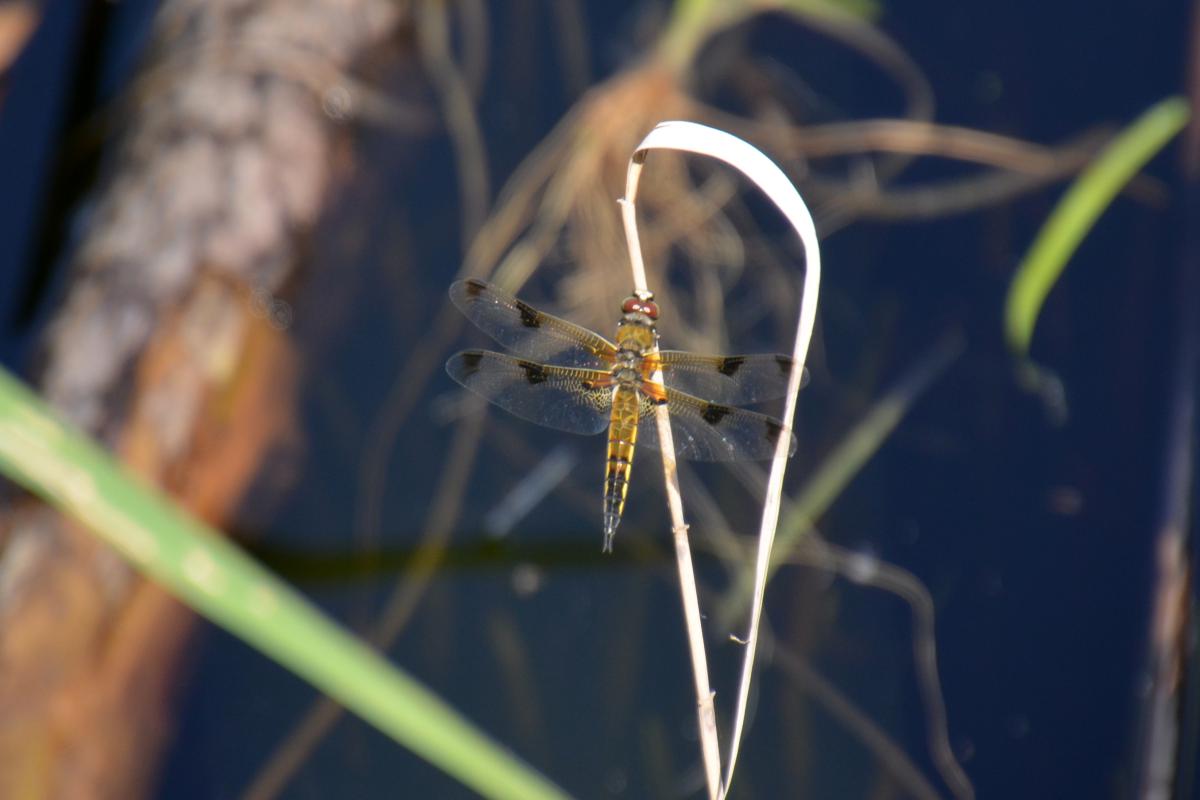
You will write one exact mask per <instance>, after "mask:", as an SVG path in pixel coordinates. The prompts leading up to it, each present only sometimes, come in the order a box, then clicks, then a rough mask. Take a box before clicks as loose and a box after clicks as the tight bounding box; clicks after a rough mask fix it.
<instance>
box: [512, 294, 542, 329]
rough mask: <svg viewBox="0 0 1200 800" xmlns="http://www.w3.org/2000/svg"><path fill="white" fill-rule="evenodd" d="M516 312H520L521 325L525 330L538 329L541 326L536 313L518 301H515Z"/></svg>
mask: <svg viewBox="0 0 1200 800" xmlns="http://www.w3.org/2000/svg"><path fill="white" fill-rule="evenodd" d="M517 311H520V312H521V324H522V325H524V326H525V327H526V328H540V327H541V326H542V321H541V320H540V319H538V312H537V311H535V310H533V309H532V308H530V307H529V306H528V305H526V304H525V303H523V302H521V301H520V300H518V301H517Z"/></svg>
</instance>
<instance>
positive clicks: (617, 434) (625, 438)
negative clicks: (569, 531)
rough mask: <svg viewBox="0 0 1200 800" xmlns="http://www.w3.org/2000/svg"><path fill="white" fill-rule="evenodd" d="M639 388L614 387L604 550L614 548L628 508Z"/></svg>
mask: <svg viewBox="0 0 1200 800" xmlns="http://www.w3.org/2000/svg"><path fill="white" fill-rule="evenodd" d="M639 410H640V409H639V399H638V391H637V389H636V388H635V387H633V386H627V385H624V384H618V385H617V386H616V388H615V389H614V390H613V403H612V419H611V421H610V422H609V425H608V461H607V462H606V464H605V468H604V552H606V553H607V552H610V551H611V550H612V540H613V534H615V533H616V532H617V525H619V524H620V522H621V512H623V511H624V510H625V495H627V494H628V493H629V473H630V471H631V468H632V466H633V449H634V445H635V444H636V443H637V428H638V413H639Z"/></svg>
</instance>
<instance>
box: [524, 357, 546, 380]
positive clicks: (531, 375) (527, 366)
mask: <svg viewBox="0 0 1200 800" xmlns="http://www.w3.org/2000/svg"><path fill="white" fill-rule="evenodd" d="M517 365H518V366H520V367H521V369H523V370H525V381H526V382H527V383H530V384H538V383H543V382H544V381H545V380H546V378H547V375H546V369H545V367H543V366H542V365H541V364H535V363H533V362H532V361H518V362H517Z"/></svg>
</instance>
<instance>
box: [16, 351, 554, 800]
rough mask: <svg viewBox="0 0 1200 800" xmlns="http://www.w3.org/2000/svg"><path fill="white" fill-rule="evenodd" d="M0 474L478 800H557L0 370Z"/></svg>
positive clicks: (537, 778)
mask: <svg viewBox="0 0 1200 800" xmlns="http://www.w3.org/2000/svg"><path fill="white" fill-rule="evenodd" d="M0 471H2V472H3V473H4V474H6V475H7V476H9V477H10V478H12V479H13V480H15V481H16V482H17V483H20V484H21V485H23V486H25V487H26V488H27V489H29V490H30V491H32V492H34V493H35V494H38V495H40V496H41V497H42V498H43V499H45V500H46V501H47V502H48V503H50V504H51V505H53V506H55V507H56V508H58V509H60V510H61V511H63V512H65V513H67V514H69V515H71V516H73V517H75V518H76V519H77V520H79V521H80V522H81V523H83V524H85V525H87V526H88V527H89V528H91V529H92V530H93V531H95V532H96V534H97V535H99V536H100V537H101V538H102V539H104V540H105V541H106V542H108V543H109V544H110V545H112V546H113V547H114V548H115V549H117V550H118V551H119V552H120V553H121V554H122V555H124V556H125V557H126V558H128V559H129V560H130V561H132V562H133V563H134V564H135V565H136V566H137V567H138V569H140V570H141V571H142V572H143V573H145V574H146V575H147V576H149V577H150V578H152V579H154V580H155V581H157V582H158V583H160V584H162V585H163V586H164V587H166V588H167V589H168V590H169V591H171V592H172V593H173V594H175V596H177V597H178V598H180V599H181V600H183V601H184V602H185V603H187V604H188V605H189V606H190V607H191V608H193V609H194V610H195V611H197V612H198V613H200V614H202V615H204V616H205V617H207V618H208V619H210V620H212V621H213V622H215V623H217V624H218V625H220V626H222V627H223V628H225V629H226V630H228V631H230V632H232V633H233V634H235V635H237V636H239V637H241V638H242V639H243V640H245V641H246V642H247V643H248V644H250V645H251V646H252V647H254V648H256V649H257V650H259V651H260V652H262V653H263V654H264V655H266V656H268V657H269V658H272V659H274V660H275V661H277V662H278V663H279V664H281V665H283V666H284V667H287V668H288V669H290V670H292V671H293V672H295V673H296V674H297V675H299V676H301V677H302V678H304V679H305V680H307V681H309V682H311V683H312V684H313V685H314V686H316V687H317V688H318V689H320V690H321V691H323V692H325V693H326V694H328V695H329V696H330V697H332V698H333V699H335V700H337V701H338V702H340V703H342V704H343V705H344V706H345V707H346V708H348V709H349V710H351V711H353V712H354V713H356V714H358V715H359V716H361V717H362V718H363V719H365V720H367V721H368V722H370V723H371V724H372V725H374V726H376V727H377V728H379V729H380V730H381V731H383V732H384V733H386V734H387V735H388V736H390V737H391V738H392V739H394V740H395V741H396V742H398V743H399V744H401V745H403V746H404V747H407V748H408V749H410V750H412V751H413V752H414V753H416V754H417V755H419V756H420V757H422V758H424V759H426V760H427V761H429V762H430V763H432V764H435V765H437V766H438V767H440V768H441V769H443V770H445V771H446V772H447V773H449V774H450V775H452V776H454V777H455V778H457V779H458V780H460V781H462V782H463V783H464V784H466V785H467V786H469V787H471V788H472V789H474V790H475V791H476V792H478V793H479V794H480V795H482V796H484V797H489V798H512V799H514V800H516V799H519V800H542V799H543V798H546V799H547V800H548V799H549V798H563V797H566V795H565V794H564V793H563V792H562V791H561V790H560V789H558V788H557V787H555V786H554V785H553V784H551V783H550V782H549V781H548V780H547V779H546V778H544V777H542V776H541V775H539V774H537V773H536V772H534V771H533V770H532V769H530V768H529V767H527V766H525V765H524V764H523V763H521V762H520V761H519V760H518V759H517V758H515V757H514V756H512V755H511V754H509V753H508V752H506V751H505V750H504V749H502V748H501V747H500V746H498V745H497V744H495V743H493V742H492V741H491V740H490V739H488V738H487V737H486V736H485V735H484V734H483V733H482V732H480V731H479V730H478V729H477V728H475V727H474V726H473V725H472V724H471V723H470V722H468V721H467V720H466V719H464V718H463V717H462V716H461V715H459V714H458V713H457V712H456V711H454V709H452V708H450V707H449V706H448V705H446V704H445V703H444V702H443V701H442V700H440V699H439V698H438V697H437V696H435V695H434V694H432V693H431V692H429V691H428V690H427V689H425V688H424V687H423V686H421V685H420V684H419V683H417V682H416V681H415V680H414V679H413V678H411V677H409V676H408V675H406V674H405V673H404V672H402V671H400V670H399V669H397V668H396V667H394V666H393V665H391V664H390V663H389V662H388V661H386V660H385V659H384V658H382V657H381V656H379V655H378V654H377V653H375V652H374V651H373V650H371V649H370V648H368V647H367V646H366V645H364V644H363V643H362V642H360V641H359V640H358V639H356V638H354V637H353V636H351V635H350V634H348V633H347V632H346V631H344V630H343V629H342V628H341V627H339V626H338V625H337V624H336V623H335V622H333V621H332V620H331V619H330V618H329V617H327V616H326V615H324V614H323V613H322V612H320V611H319V610H317V608H316V607H315V606H313V605H312V604H311V603H309V602H308V601H307V600H305V599H304V597H302V596H301V595H300V594H299V593H298V592H296V591H295V590H293V589H291V588H290V587H289V586H288V585H287V584H285V583H284V582H283V581H281V580H280V579H278V578H277V577H275V576H274V575H272V574H271V573H270V572H268V571H267V570H265V569H263V568H262V567H261V566H259V565H258V564H257V563H255V562H254V561H253V560H252V559H250V558H248V557H247V556H246V555H245V554H244V553H243V552H242V551H241V550H240V549H239V548H238V547H237V546H236V545H234V544H233V543H231V542H229V541H228V540H226V539H224V538H222V537H221V536H220V535H219V534H217V533H216V532H215V531H213V530H211V529H209V528H207V527H205V526H204V525H203V524H201V523H199V522H197V521H196V520H195V519H193V518H191V517H190V516H188V515H187V514H185V513H184V512H182V511H181V510H179V509H178V508H177V507H176V506H175V505H173V504H172V503H171V502H170V500H169V499H167V498H166V497H165V496H164V495H162V494H161V493H159V492H158V491H157V490H154V489H150V488H147V487H145V486H143V485H141V484H139V483H138V482H137V481H136V479H134V478H131V477H130V476H129V475H128V474H126V473H125V472H124V471H123V470H122V468H121V467H120V465H119V464H117V463H116V462H115V461H113V459H112V458H111V457H109V456H108V454H107V453H105V452H104V451H103V450H101V449H100V448H99V447H97V446H96V445H95V444H93V443H92V442H91V441H90V440H89V439H87V437H85V436H83V435H81V434H79V433H78V432H76V431H74V430H73V429H71V428H68V427H67V426H65V425H63V424H62V423H60V422H59V421H58V420H57V419H55V418H54V417H53V416H52V415H51V412H50V411H49V409H48V408H47V407H46V406H45V404H44V403H42V401H41V400H39V399H38V398H37V397H36V396H35V395H33V393H31V392H30V391H29V390H28V389H27V388H26V387H25V386H23V385H22V384H21V383H20V382H19V381H17V380H16V379H14V378H13V377H12V376H11V375H9V374H8V373H7V372H5V371H4V370H3V369H0Z"/></svg>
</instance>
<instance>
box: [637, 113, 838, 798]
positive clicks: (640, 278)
mask: <svg viewBox="0 0 1200 800" xmlns="http://www.w3.org/2000/svg"><path fill="white" fill-rule="evenodd" d="M655 149H664V150H681V151H684V152H689V153H696V154H699V155H706V156H709V157H711V158H715V159H717V160H720V161H724V162H725V163H727V164H729V165H730V166H732V167H734V168H735V169H737V170H739V171H740V172H741V173H742V174H744V175H745V176H746V177H747V178H749V179H750V180H751V181H752V182H754V184H755V185H756V186H758V187H759V188H760V189H761V190H762V191H763V193H764V194H766V195H767V197H768V198H769V199H770V200H771V201H772V202H773V203H774V204H775V205H776V207H777V208H779V210H780V211H781V212H782V213H783V215H784V217H785V218H786V219H787V220H788V222H789V223H790V224H791V225H792V228H793V229H794V230H795V231H796V233H797V235H798V236H799V237H800V241H801V243H802V244H803V246H804V253H805V258H806V261H807V263H806V265H805V270H804V287H803V293H802V295H801V303H800V314H799V318H798V321H797V329H796V340H795V344H794V346H793V352H792V357H793V359H794V360H795V365H796V368H795V369H793V370H792V373H791V375H790V376H789V378H788V389H787V395H786V397H785V400H784V415H783V423H784V426H785V428H786V429H787V430H790V429H791V428H792V420H793V418H794V417H795V411H796V399H797V396H798V395H799V393H800V380H801V376H802V375H803V374H804V361H805V358H806V357H807V355H808V347H809V344H810V343H811V341H812V333H813V327H814V326H815V324H816V316H817V298H818V293H819V290H820V279H821V256H820V247H819V244H818V242H817V232H816V227H815V226H814V224H813V221H812V215H811V214H810V213H809V212H808V208H807V207H806V206H805V204H804V200H803V199H802V198H801V197H800V194H799V193H798V192H797V191H796V189H795V188H794V187H793V186H792V184H791V182H790V181H789V180H788V179H787V176H786V175H784V174H783V171H782V170H780V169H779V167H777V166H776V165H775V164H774V163H773V162H772V161H771V160H770V159H768V158H767V157H766V156H765V155H763V154H762V152H761V151H759V150H757V149H755V148H754V147H752V146H751V145H749V144H747V143H746V142H744V141H742V140H741V139H738V138H737V137H735V136H732V135H730V134H728V133H725V132H723V131H719V130H716V129H715V128H709V127H706V126H704V125H699V124H697V123H694V122H680V121H672V122H663V123H660V124H659V125H657V126H656V127H655V128H654V130H652V131H651V132H650V133H649V134H648V135H647V136H646V138H645V139H643V140H642V143H641V144H640V145H639V146H638V148H637V149H636V150H635V151H634V154H633V156H632V158H631V159H630V161H629V169H628V172H627V177H626V185H625V198H624V199H623V200H622V202H621V210H622V220H623V222H624V223H625V236H626V242H627V244H628V247H629V259H630V265H631V268H632V272H633V282H634V287H635V292H645V291H648V289H647V287H646V274H645V266H644V264H643V263H642V253H641V247H640V244H639V239H638V232H637V215H636V210H635V206H634V202H635V200H636V198H637V189H638V181H639V179H640V177H641V171H642V165H643V164H644V163H645V160H646V154H647V152H648V151H650V150H655ZM653 379H654V380H655V381H657V382H659V383H661V382H662V373H661V371H656V372H655V374H654V376H653ZM658 431H659V440H660V442H661V445H662V456H663V477H664V480H665V481H666V487H667V505H668V508H669V509H670V512H671V522H672V532H673V534H674V540H675V552H676V557H677V561H678V568H679V585H680V592H681V595H682V599H683V607H684V615H685V624H686V626H687V633H688V642H689V646H690V648H691V654H692V668H693V675H694V680H695V684H696V704H697V713H698V716H699V726H700V739H701V752H702V754H703V757H704V768H705V769H704V771H705V777H706V779H707V783H708V792H709V797H711V798H718V797H721V798H723V797H725V795H726V794H727V793H728V790H729V785H730V784H731V782H732V780H733V771H734V767H735V766H736V764H737V755H738V750H739V748H740V745H741V737H742V733H743V730H744V726H745V718H746V702H747V699H748V698H749V694H750V682H751V677H752V675H753V669H754V656H755V653H756V652H757V648H758V629H759V624H760V621H761V618H762V603H763V593H764V591H765V589H766V581H767V573H768V569H769V567H770V563H771V546H772V544H773V542H774V539H775V528H776V526H777V525H778V522H779V509H780V504H781V500H782V495H783V475H784V472H785V470H786V467H787V457H788V447H789V444H790V437H788V436H781V437H779V443H778V444H777V445H776V448H775V457H774V460H773V461H772V464H771V473H770V476H769V478H768V481H767V495H766V500H765V502H764V504H763V514H762V520H761V523H760V527H759V536H758V556H757V558H756V566H755V591H754V603H753V605H752V606H751V610H750V629H749V633H748V635H747V637H746V640H745V641H746V655H745V658H744V660H743V662H742V677H741V680H740V682H739V685H738V700H737V706H736V709H735V712H734V723H733V734H732V736H731V737H730V745H729V747H730V749H729V758H728V760H727V762H726V770H725V777H724V780H723V781H722V779H721V777H720V747H719V743H718V740H717V732H716V712H715V708H714V705H713V692H712V689H711V687H710V685H709V680H708V660H707V656H706V654H705V650H704V636H703V629H702V626H701V622H700V602H699V595H698V592H697V590H696V582H695V575H694V573H693V569H692V556H691V549H690V547H689V545H688V539H687V527H688V526H687V523H686V521H685V520H684V516H683V498H682V494H681V493H680V490H679V475H678V468H677V464H676V458H675V450H674V445H673V440H672V438H671V428H670V418H669V416H668V413H667V409H666V407H665V406H660V407H659V408H658Z"/></svg>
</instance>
